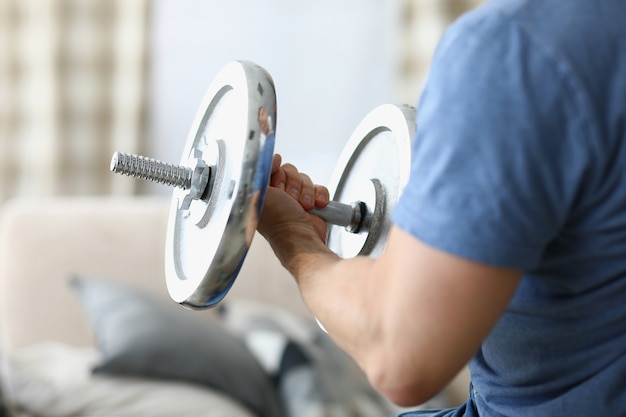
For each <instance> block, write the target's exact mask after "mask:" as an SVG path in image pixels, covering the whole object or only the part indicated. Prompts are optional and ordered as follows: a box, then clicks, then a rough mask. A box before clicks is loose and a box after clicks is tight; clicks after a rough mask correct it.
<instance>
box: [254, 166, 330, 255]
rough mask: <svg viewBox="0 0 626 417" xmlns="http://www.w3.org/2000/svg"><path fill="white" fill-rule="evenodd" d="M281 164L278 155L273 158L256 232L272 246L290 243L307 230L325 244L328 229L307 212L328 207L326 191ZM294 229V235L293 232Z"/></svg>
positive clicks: (294, 170) (295, 170) (307, 177)
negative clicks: (268, 184) (315, 208)
mask: <svg viewBox="0 0 626 417" xmlns="http://www.w3.org/2000/svg"><path fill="white" fill-rule="evenodd" d="M281 162H282V158H281V156H280V155H274V159H273V160H272V171H271V178H270V187H269V188H268V190H267V195H266V199H265V204H264V206H263V212H262V215H261V219H260V222H259V225H258V230H259V232H260V233H261V234H262V235H263V236H265V238H266V239H267V240H268V241H270V243H271V244H272V246H273V247H275V246H280V244H281V241H287V240H293V239H295V238H296V236H301V234H302V233H304V234H305V235H306V231H307V230H308V231H310V232H312V233H314V236H317V237H318V238H319V239H320V240H321V242H322V243H324V244H325V242H326V234H327V230H328V228H327V226H326V223H325V222H324V221H323V220H322V219H320V218H319V217H317V216H315V215H312V214H310V213H308V210H311V209H312V208H313V207H314V206H317V207H325V206H326V205H327V204H328V200H329V193H328V189H327V188H326V187H323V186H320V185H314V184H313V182H312V181H311V178H310V177H309V176H308V175H306V174H304V173H301V172H299V171H298V169H297V168H296V167H295V166H293V165H291V164H285V165H281ZM296 230H297V231H298V233H293V232H294V231H296ZM285 243H287V242H285ZM292 243H295V242H292Z"/></svg>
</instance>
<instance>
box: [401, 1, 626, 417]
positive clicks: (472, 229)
mask: <svg viewBox="0 0 626 417" xmlns="http://www.w3.org/2000/svg"><path fill="white" fill-rule="evenodd" d="M417 116H418V117H417V126H418V131H417V135H416V138H415V142H414V148H413V154H412V158H413V161H412V162H413V166H412V174H411V179H410V181H409V183H408V185H407V186H406V188H405V190H404V194H403V196H402V198H401V200H400V202H399V203H398V205H397V206H396V209H395V211H394V222H395V223H396V224H397V225H398V226H399V227H400V228H402V229H403V230H405V231H407V232H409V233H411V234H412V235H414V236H415V237H417V238H418V239H420V240H421V241H423V242H425V243H426V244H428V245H430V246H432V247H435V248H438V249H441V250H443V251H446V252H448V253H451V254H454V255H457V256H460V257H463V258H466V259H471V260H475V261H478V262H481V263H485V264H489V265H494V266H501V267H511V268H516V269H520V270H523V271H524V277H523V279H522V281H521V283H520V285H519V288H518V289H517V292H516V294H515V296H514V297H513V299H512V301H511V303H510V305H509V306H508V308H507V310H506V312H505V314H504V315H503V316H502V317H501V319H500V320H499V322H498V323H497V325H496V326H495V328H494V329H493V331H492V332H491V333H490V335H489V336H488V338H487V339H486V340H485V341H484V343H483V344H482V347H481V349H480V351H479V352H478V354H477V355H476V356H475V358H474V359H473V360H472V361H471V363H470V371H471V377H472V385H473V395H472V398H470V400H469V403H468V404H467V409H465V408H464V410H461V411H457V412H456V413H457V414H459V415H476V412H478V414H479V415H480V416H533V417H542V416H549V417H554V416H568V417H571V416H617V415H626V1H624V0H494V1H491V2H490V3H488V4H486V5H484V6H483V7H481V8H479V9H477V10H476V11H474V12H472V13H470V14H468V15H466V16H464V17H463V18H461V19H460V20H459V21H457V22H456V23H455V24H454V25H452V26H451V28H450V29H449V30H448V31H447V33H446V34H445V36H444V38H443V39H442V41H441V44H440V45H439V47H438V50H437V53H436V56H435V58H434V60H433V64H432V67H431V69H430V74H429V77H428V81H427V83H426V86H425V89H424V92H423V95H422V97H421V99H420V104H419V106H418V111H417Z"/></svg>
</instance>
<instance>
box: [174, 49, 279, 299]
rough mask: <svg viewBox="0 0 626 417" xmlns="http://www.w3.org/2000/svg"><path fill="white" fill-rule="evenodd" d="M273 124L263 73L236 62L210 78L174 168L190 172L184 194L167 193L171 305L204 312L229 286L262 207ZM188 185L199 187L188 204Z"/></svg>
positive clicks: (268, 81)
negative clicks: (175, 304) (197, 180)
mask: <svg viewBox="0 0 626 417" xmlns="http://www.w3.org/2000/svg"><path fill="white" fill-rule="evenodd" d="M275 122H276V93H275V89H274V84H273V81H272V78H271V77H270V75H269V74H268V73H267V72H266V71H265V70H264V69H262V68H261V67H259V66H257V65H255V64H252V63H249V62H240V61H237V62H232V63H230V64H228V65H226V66H225V67H224V68H223V69H222V70H221V71H220V72H219V73H218V75H217V76H216V77H215V78H214V80H213V82H212V83H211V85H210V87H209V89H208V91H207V93H206V95H205V98H204V99H203V101H202V104H201V105H200V108H199V111H198V113H197V114H196V117H195V120H194V122H193V124H192V127H191V129H190V133H189V136H188V138H187V141H186V144H185V148H184V151H183V155H182V158H181V162H180V165H181V166H183V167H195V168H194V174H193V176H192V177H191V178H192V180H191V185H190V187H191V190H192V191H191V193H190V192H189V191H188V190H184V189H178V190H175V191H174V193H173V196H172V201H171V205H170V216H169V222H168V228H167V237H166V253H165V255H166V256H165V258H166V265H165V267H166V283H167V288H168V291H169V294H170V296H171V298H172V299H173V300H174V301H176V302H178V303H180V304H182V305H184V306H186V307H189V308H192V309H203V308H208V307H211V306H213V305H215V304H217V303H218V302H219V301H220V300H221V299H222V298H223V297H224V296H225V295H226V293H227V292H228V290H229V289H230V287H231V286H232V284H233V282H234V280H235V278H236V277H237V274H238V273H239V270H240V268H241V265H242V264H243V261H244V259H245V256H246V253H247V251H248V249H249V247H250V243H251V241H252V237H253V235H254V232H255V230H256V226H257V223H258V218H259V215H260V213H261V209H262V206H263V200H264V198H265V192H266V190H267V185H268V182H269V175H270V170H271V163H272V156H273V153H274V131H275V129H274V125H275ZM198 171H199V173H198ZM196 179H201V180H202V181H204V183H203V185H202V186H201V187H200V188H198V189H199V190H200V191H199V192H196V195H195V196H194V197H193V198H191V197H190V195H193V192H194V181H195V180H196ZM196 191H197V190H196Z"/></svg>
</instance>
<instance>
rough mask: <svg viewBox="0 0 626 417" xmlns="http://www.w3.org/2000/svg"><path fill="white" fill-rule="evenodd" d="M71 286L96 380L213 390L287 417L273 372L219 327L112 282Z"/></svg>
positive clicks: (79, 281)
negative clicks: (93, 349)
mask: <svg viewBox="0 0 626 417" xmlns="http://www.w3.org/2000/svg"><path fill="white" fill-rule="evenodd" d="M72 287H73V288H74V290H75V292H76V294H77V296H78V298H79V300H80V302H81V304H82V306H83V307H84V309H85V311H86V314H87V317H88V319H89V321H90V323H91V325H92V328H93V331H94V333H95V337H96V342H97V345H98V348H99V350H100V353H101V360H100V361H99V362H98V363H97V364H96V366H95V367H94V368H93V371H94V372H95V373H106V374H114V375H128V376H141V377H150V378H159V379H166V380H176V381H186V382H191V383H195V384H201V385H206V386H209V387H213V388H216V389H218V390H220V391H222V392H224V393H226V394H228V395H230V396H231V397H232V398H234V399H236V400H238V401H240V402H241V403H242V404H244V405H245V406H247V407H248V408H249V409H251V410H252V411H254V412H255V413H256V414H258V415H259V416H262V417H265V416H267V417H276V416H282V415H283V412H282V410H281V405H280V402H279V400H278V397H277V393H276V391H275V389H274V386H273V385H272V382H271V380H270V378H269V377H268V375H267V374H266V372H265V371H264V370H263V368H262V367H261V366H260V364H259V362H258V361H257V360H256V358H255V357H254V356H252V354H251V353H250V352H249V351H248V349H247V348H246V346H245V344H244V343H243V342H242V341H241V340H240V339H239V338H237V337H236V336H235V335H234V334H232V333H230V332H229V331H228V330H227V329H226V328H224V326H223V325H222V324H221V323H220V322H219V321H217V320H211V319H202V320H201V319H199V318H198V316H197V314H194V312H193V311H189V310H185V309H184V308H183V307H181V306H179V305H177V304H176V303H174V302H167V301H165V300H161V299H158V298H156V297H155V296H152V295H149V294H146V293H143V292H141V291H140V290H138V289H135V288H132V287H129V286H125V285H122V284H120V283H116V282H115V281H112V280H105V279H94V278H91V279H85V278H76V279H73V280H72Z"/></svg>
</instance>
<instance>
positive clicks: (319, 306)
mask: <svg viewBox="0 0 626 417" xmlns="http://www.w3.org/2000/svg"><path fill="white" fill-rule="evenodd" d="M284 236H289V237H290V238H289V239H284ZM268 241H269V242H270V244H271V245H272V248H273V250H274V252H275V253H276V255H277V257H278V259H279V260H280V261H281V263H282V264H283V266H285V268H286V269H287V270H288V271H289V272H290V273H291V274H292V275H293V276H294V278H295V279H296V282H297V283H298V286H299V288H300V292H301V295H302V298H303V300H304V302H305V304H306V305H307V307H308V308H309V310H310V311H311V312H312V314H313V315H314V316H315V317H316V318H317V319H318V320H319V321H320V322H321V323H322V325H323V326H324V328H325V329H326V330H327V331H328V333H329V334H330V335H331V337H332V338H333V340H335V342H337V343H338V344H339V345H340V346H341V347H342V348H343V349H344V350H345V351H346V352H347V353H348V354H350V355H351V356H352V357H353V358H354V359H355V360H356V361H357V362H358V363H359V364H360V365H361V366H362V367H363V368H364V369H366V368H367V362H368V360H367V357H368V355H369V353H368V352H370V351H371V350H372V349H373V348H374V347H375V346H374V345H375V342H376V341H378V340H380V338H379V337H377V332H378V326H377V323H376V320H377V319H378V318H380V317H381V314H379V313H378V312H377V311H376V308H377V307H379V306H381V304H380V303H377V302H376V299H377V298H379V297H380V295H381V294H377V293H376V291H373V290H372V288H373V286H372V285H371V282H372V280H373V277H374V276H375V275H376V273H375V270H376V269H375V261H374V260H373V259H370V258H365V257H357V258H354V259H342V258H340V257H339V256H337V255H336V254H335V253H333V252H332V251H330V250H329V249H328V248H327V247H326V246H325V245H324V243H323V242H322V241H321V240H320V238H319V237H318V236H316V235H315V234H314V233H311V230H310V229H309V228H298V227H291V228H289V229H285V230H281V231H274V233H273V235H272V236H271V237H270V238H269V239H268ZM378 290H380V288H378Z"/></svg>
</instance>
